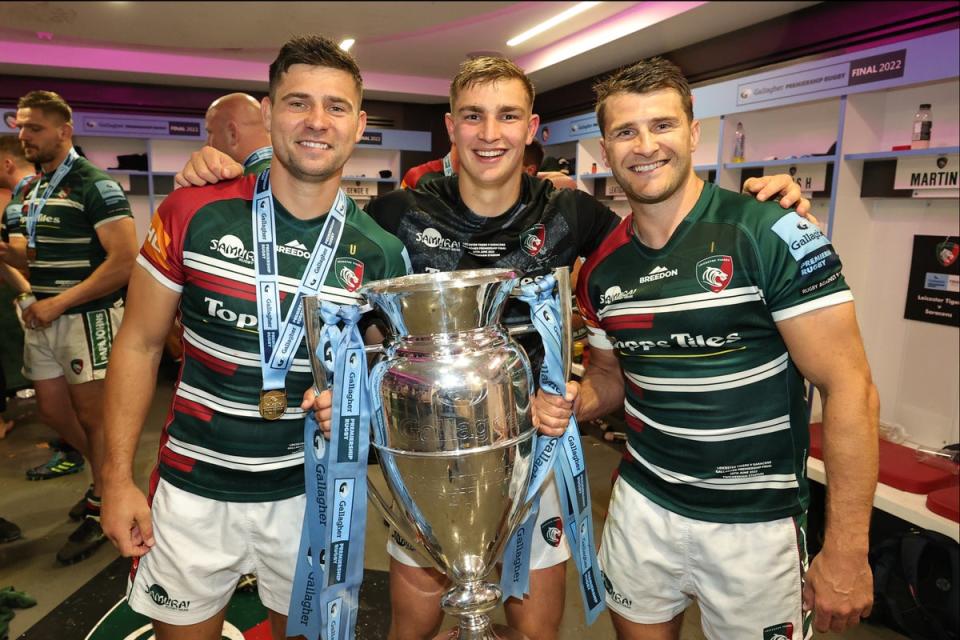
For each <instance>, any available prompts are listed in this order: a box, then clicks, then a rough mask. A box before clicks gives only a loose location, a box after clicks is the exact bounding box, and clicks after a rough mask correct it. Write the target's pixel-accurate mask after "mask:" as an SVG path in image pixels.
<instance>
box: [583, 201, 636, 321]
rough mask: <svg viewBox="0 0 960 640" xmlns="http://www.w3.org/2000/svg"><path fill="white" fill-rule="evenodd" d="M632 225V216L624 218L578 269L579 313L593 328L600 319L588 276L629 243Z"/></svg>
mask: <svg viewBox="0 0 960 640" xmlns="http://www.w3.org/2000/svg"><path fill="white" fill-rule="evenodd" d="M632 225H633V217H632V216H627V217H626V218H624V220H623V222H621V223H620V224H619V225H618V226H617V228H616V229H614V230H613V231H612V232H610V235H608V236H607V237H606V238H604V240H603V242H601V243H600V246H599V247H597V250H596V251H594V252H593V253H592V254H591V255H590V256H589V257H588V258H587V261H586V262H585V263H584V264H583V267H582V268H581V269H580V274H579V275H578V276H577V304H578V306H579V307H580V312H581V314H583V317H584V320H586V321H587V322H592V323H593V326H595V327H596V326H599V325H600V319H599V317H598V313H597V310H596V309H594V307H593V302H591V300H590V295H589V284H590V276H591V275H592V273H593V270H594V269H596V268H597V265H599V264H600V263H601V262H603V261H604V259H606V257H607V256H609V255H610V254H611V253H613V252H614V251H616V250H617V249H618V248H620V247H622V246H623V245H624V244H626V243H627V242H629V241H630V229H632V228H633V227H632Z"/></svg>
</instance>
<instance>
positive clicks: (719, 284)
mask: <svg viewBox="0 0 960 640" xmlns="http://www.w3.org/2000/svg"><path fill="white" fill-rule="evenodd" d="M732 279H733V258H731V257H730V256H710V257H709V258H704V259H703V260H701V261H700V262H698V263H697V282H698V283H699V284H700V286H701V287H703V288H704V289H705V290H706V291H712V292H713V293H720V292H721V291H723V290H724V289H726V288H727V285H728V284H730V281H731V280H732Z"/></svg>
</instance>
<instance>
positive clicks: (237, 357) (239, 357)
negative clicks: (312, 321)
mask: <svg viewBox="0 0 960 640" xmlns="http://www.w3.org/2000/svg"><path fill="white" fill-rule="evenodd" d="M183 340H184V342H188V343H190V344H192V345H193V346H194V347H196V348H197V349H200V350H201V351H203V352H205V353H209V354H210V355H212V356H213V357H215V358H216V359H217V360H222V361H224V362H232V363H233V364H239V365H241V366H244V367H255V368H256V369H257V370H259V369H260V354H259V353H249V352H247V351H238V350H236V349H231V348H229V347H225V346H223V345H221V344H218V343H216V342H213V341H212V340H208V339H207V338H204V337H203V336H201V335H200V334H198V333H197V332H195V331H193V330H191V329H189V328H188V327H184V328H183ZM290 370H291V371H296V372H297V373H310V372H311V369H310V361H309V360H307V359H306V358H294V360H293V366H291V367H290Z"/></svg>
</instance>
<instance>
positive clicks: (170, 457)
mask: <svg viewBox="0 0 960 640" xmlns="http://www.w3.org/2000/svg"><path fill="white" fill-rule="evenodd" d="M160 463H161V464H164V465H166V466H168V467H170V468H172V469H176V470H177V471H183V472H184V473H190V472H191V471H193V466H194V465H195V464H197V461H196V460H194V459H193V458H189V457H187V456H185V455H183V454H182V453H177V452H175V451H170V449H168V448H167V447H164V448H163V449H161V450H160Z"/></svg>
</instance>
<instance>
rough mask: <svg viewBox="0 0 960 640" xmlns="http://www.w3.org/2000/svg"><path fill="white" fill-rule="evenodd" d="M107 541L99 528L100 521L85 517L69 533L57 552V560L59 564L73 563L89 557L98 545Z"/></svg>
mask: <svg viewBox="0 0 960 640" xmlns="http://www.w3.org/2000/svg"><path fill="white" fill-rule="evenodd" d="M106 541H107V537H106V536H105V535H103V529H101V528H100V521H99V520H97V519H96V518H91V517H86V518H84V519H83V522H81V523H80V526H79V527H77V529H76V531H74V532H73V533H71V534H70V537H69V538H67V542H66V544H64V545H63V548H62V549H60V551H58V552H57V560H58V561H59V562H60V563H61V564H73V563H74V562H80V561H81V560H83V559H84V558H87V557H89V556H90V555H91V554H93V552H94V551H96V550H97V549H98V548H99V547H100V545H102V544H103V543H104V542H106Z"/></svg>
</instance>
